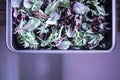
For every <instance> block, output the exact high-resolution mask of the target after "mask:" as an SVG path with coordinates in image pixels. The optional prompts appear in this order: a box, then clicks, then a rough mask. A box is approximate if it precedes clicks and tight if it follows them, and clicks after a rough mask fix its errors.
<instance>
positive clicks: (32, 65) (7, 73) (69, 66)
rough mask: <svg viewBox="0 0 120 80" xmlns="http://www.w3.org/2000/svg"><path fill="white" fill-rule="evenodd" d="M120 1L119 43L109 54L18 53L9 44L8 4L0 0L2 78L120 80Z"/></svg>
mask: <svg viewBox="0 0 120 80" xmlns="http://www.w3.org/2000/svg"><path fill="white" fill-rule="evenodd" d="M119 4H120V0H118V1H117V18H118V19H117V22H118V24H117V25H118V27H117V35H116V47H115V49H114V50H113V51H112V52H111V53H110V54H106V53H100V54H94V53H93V54H69V55H68V54H54V55H53V54H52V55H51V54H50V55H48V54H17V53H12V52H11V51H9V50H8V48H7V46H6V40H5V37H6V33H5V26H6V16H5V15H6V11H5V6H6V5H5V0H0V80H120V43H119V41H120V27H119V25H120V24H119V23H120V20H119V18H120V17H119V15H120V8H119Z"/></svg>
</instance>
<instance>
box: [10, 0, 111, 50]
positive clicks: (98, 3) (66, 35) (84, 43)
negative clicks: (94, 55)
mask: <svg viewBox="0 0 120 80" xmlns="http://www.w3.org/2000/svg"><path fill="white" fill-rule="evenodd" d="M11 3H12V13H13V35H14V36H15V37H16V39H17V42H18V43H19V46H23V48H29V49H60V50H67V49H75V50H76V49H77V50H80V49H87V50H89V49H97V48H100V49H105V48H106V47H107V45H108V44H106V43H105V42H104V40H105V35H106V33H108V32H111V27H108V26H107V25H109V23H108V22H106V17H107V16H108V15H109V13H107V12H106V10H105V6H104V4H105V3H106V1H105V0H12V1H11Z"/></svg>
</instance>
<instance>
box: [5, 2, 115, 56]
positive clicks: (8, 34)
mask: <svg viewBox="0 0 120 80" xmlns="http://www.w3.org/2000/svg"><path fill="white" fill-rule="evenodd" d="M11 1H12V0H6V44H7V47H8V48H9V50H11V51H13V52H16V53H60V54H63V53H96V52H100V53H101V52H111V51H112V50H113V49H114V47H115V36H116V34H115V33H116V29H115V28H116V0H112V4H110V6H111V7H112V10H111V14H112V16H110V17H111V18H112V20H111V22H112V23H111V25H112V36H111V37H112V42H111V43H112V46H111V48H110V49H108V50H30V49H20V50H19V49H16V48H15V46H14V45H13V32H12V30H13V29H12V27H13V26H12V7H11ZM108 1H109V0H108ZM107 8H109V6H108V7H107ZM14 42H15V41H14Z"/></svg>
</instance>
